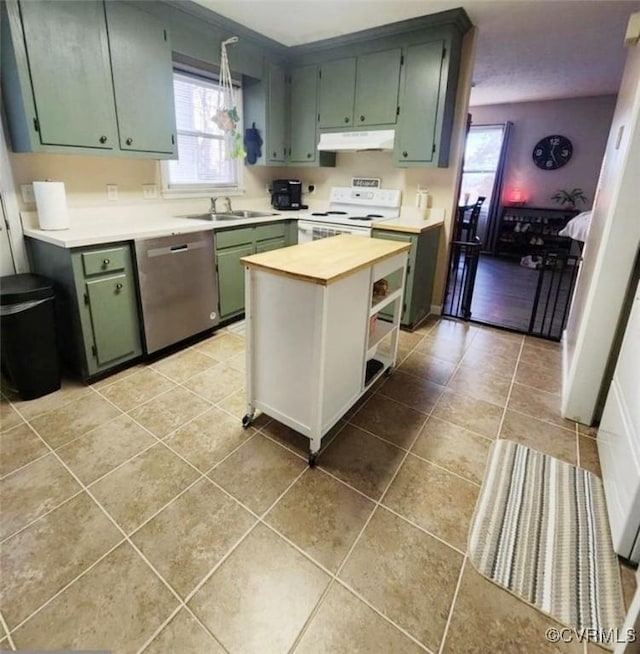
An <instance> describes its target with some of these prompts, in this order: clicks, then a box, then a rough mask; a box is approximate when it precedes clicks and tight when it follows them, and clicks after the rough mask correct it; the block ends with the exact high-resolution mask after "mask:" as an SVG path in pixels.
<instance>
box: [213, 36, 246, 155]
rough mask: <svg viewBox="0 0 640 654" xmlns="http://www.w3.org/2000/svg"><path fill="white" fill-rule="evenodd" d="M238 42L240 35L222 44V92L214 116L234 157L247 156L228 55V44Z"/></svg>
mask: <svg viewBox="0 0 640 654" xmlns="http://www.w3.org/2000/svg"><path fill="white" fill-rule="evenodd" d="M237 42H238V37H237V36H232V37H231V38H229V39H226V40H225V41H223V42H222V45H221V46H220V94H219V96H218V109H217V111H216V113H215V116H213V117H212V120H213V122H214V123H215V124H216V125H217V126H218V127H219V128H220V129H221V130H222V131H223V132H224V133H225V139H226V140H227V146H228V147H227V152H228V153H229V156H230V157H231V158H233V159H238V158H240V157H244V156H246V153H245V151H244V147H243V144H242V135H241V134H240V132H239V131H238V123H239V122H240V116H239V114H238V109H237V107H236V101H235V96H234V91H233V82H232V80H231V70H230V69H229V58H228V56H227V46H228V45H233V44H234V43H237Z"/></svg>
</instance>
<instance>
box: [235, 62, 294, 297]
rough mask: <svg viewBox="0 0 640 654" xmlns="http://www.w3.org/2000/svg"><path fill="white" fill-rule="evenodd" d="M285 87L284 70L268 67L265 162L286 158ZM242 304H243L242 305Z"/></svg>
mask: <svg viewBox="0 0 640 654" xmlns="http://www.w3.org/2000/svg"><path fill="white" fill-rule="evenodd" d="M285 93H286V87H285V76H284V68H282V66H277V65H275V64H272V65H270V66H269V88H268V96H269V97H268V112H267V121H268V125H267V140H268V144H267V160H268V161H271V162H281V163H284V161H285V157H286V150H285V133H286V129H285V126H286V119H287V116H286V97H285ZM243 304H244V303H243Z"/></svg>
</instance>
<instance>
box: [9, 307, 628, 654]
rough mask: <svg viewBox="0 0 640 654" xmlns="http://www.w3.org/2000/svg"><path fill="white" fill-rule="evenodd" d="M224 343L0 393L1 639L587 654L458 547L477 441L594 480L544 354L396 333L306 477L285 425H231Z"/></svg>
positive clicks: (477, 473)
mask: <svg viewBox="0 0 640 654" xmlns="http://www.w3.org/2000/svg"><path fill="white" fill-rule="evenodd" d="M243 352H244V340H243V332H242V330H241V329H238V328H237V327H236V328H235V329H233V328H232V329H224V330H221V331H220V332H218V333H217V334H216V335H214V336H213V337H212V338H210V339H208V340H206V341H202V342H200V343H198V344H196V345H193V346H192V347H189V348H187V349H185V350H183V351H181V352H179V353H177V354H174V355H172V356H170V357H167V358H165V359H163V360H161V361H156V362H154V363H152V364H150V365H137V366H134V367H132V368H130V369H128V370H125V371H123V372H120V373H118V374H116V375H114V376H111V377H109V378H107V379H104V380H101V381H99V382H97V383H95V384H93V385H91V386H89V387H87V386H83V385H81V384H77V383H73V382H66V383H65V384H64V386H63V388H62V389H61V390H60V391H58V392H57V393H54V394H52V395H49V396H47V397H44V398H41V399H38V400H34V401H31V402H23V401H20V400H19V399H17V398H15V397H13V396H12V394H11V393H10V392H9V391H7V390H5V395H4V396H3V400H2V403H1V405H0V408H1V417H2V431H1V433H0V445H1V458H0V474H1V475H2V477H1V478H0V487H1V496H0V499H1V502H2V505H1V508H2V520H1V530H0V538H2V543H1V570H2V579H1V584H0V610H1V617H2V621H1V624H0V648H4V649H15V648H18V649H24V648H38V649H63V648H69V649H108V650H112V651H113V652H146V653H162V654H166V653H172V652H175V653H176V654H178V653H180V654H189V653H197V654H199V653H203V654H204V653H207V654H208V653H218V652H238V653H248V654H252V653H254V652H255V653H260V654H263V653H270V652H274V653H277V652H288V651H295V652H305V653H309V652H327V653H334V652H335V653H349V654H350V653H352V652H376V653H377V652H379V653H381V654H389V653H396V652H398V653H401V652H407V653H409V652H412V653H414V652H415V653H419V652H433V653H436V652H438V653H439V652H447V653H451V654H453V653H456V654H457V653H467V652H478V653H483V654H484V653H488V652H507V653H512V652H513V653H516V652H522V653H525V652H536V653H544V652H567V653H568V652H586V651H587V650H586V646H584V645H582V644H580V645H578V644H576V643H574V644H572V645H566V644H561V645H553V644H551V643H549V642H547V641H546V640H545V636H544V634H545V630H546V629H547V628H548V627H549V626H554V623H553V621H552V620H551V619H549V618H547V617H545V616H543V615H542V614H540V613H539V612H538V611H536V610H535V609H533V608H531V607H529V606H528V605H526V604H525V603H524V602H522V601H520V600H518V599H517V598H515V597H513V596H512V595H510V594H509V593H507V592H505V591H503V590H501V589H500V588H498V587H496V586H494V585H493V584H492V583H490V582H489V581H487V580H485V579H484V578H482V577H481V576H480V575H478V574H477V573H476V572H475V571H474V569H473V568H472V566H471V564H470V563H469V561H468V559H467V556H466V549H467V533H468V528H469V522H470V520H471V517H472V513H473V509H474V505H475V502H476V498H477V495H478V491H479V489H480V484H481V483H482V479H483V476H484V469H485V462H486V458H487V454H488V451H489V447H490V445H491V442H492V441H493V439H495V438H501V437H505V438H512V439H515V440H518V441H520V442H523V443H525V444H527V445H531V446H532V447H535V448H537V449H540V450H542V451H544V452H548V453H549V454H552V455H554V456H557V457H560V458H561V459H564V460H566V461H568V462H570V463H574V464H578V465H580V466H583V467H586V468H587V469H589V470H592V471H593V472H595V473H596V474H599V468H598V459H597V449H596V448H597V445H596V440H595V439H594V438H593V436H594V433H593V431H592V430H589V429H587V428H584V427H582V426H579V425H577V424H575V423H572V422H570V421H567V420H563V419H562V418H561V417H560V415H559V405H560V397H559V395H558V391H559V371H560V362H561V359H560V356H561V355H560V349H559V346H557V345H555V344H552V343H548V342H544V341H539V340H536V339H533V338H526V337H522V336H517V335H513V334H509V333H506V332H501V331H498V330H492V329H485V328H479V327H476V326H469V325H465V324H462V323H458V322H453V321H447V320H440V321H438V320H431V321H429V322H428V323H427V324H425V326H423V327H422V328H420V329H419V330H417V331H416V332H414V333H402V335H401V342H400V361H401V363H400V364H399V366H398V368H397V370H396V371H395V373H394V374H393V375H392V376H391V377H390V378H388V379H386V380H384V381H383V382H382V383H380V384H379V385H378V386H377V388H376V390H375V392H373V393H370V394H368V395H367V396H366V397H365V398H363V400H362V401H360V402H359V403H358V404H357V406H356V407H354V408H353V409H352V410H350V411H349V412H348V413H347V415H346V416H345V419H344V420H343V421H341V422H340V423H339V424H338V425H337V426H336V427H335V428H334V429H333V430H332V432H331V434H330V435H328V436H327V437H326V439H325V440H326V441H327V445H325V449H324V450H323V453H322V454H321V455H320V457H319V466H318V467H317V468H315V469H310V468H309V467H308V465H307V462H306V455H307V441H306V440H305V439H304V438H302V437H301V436H300V435H298V434H296V433H295V432H292V431H291V430H290V429H288V428H287V427H285V426H284V425H281V424H279V423H276V422H273V421H270V420H269V419H268V418H267V417H266V416H260V417H259V418H258V419H257V421H256V422H255V423H254V425H253V426H252V427H251V428H250V429H248V430H246V431H245V430H243V429H242V428H241V426H240V418H241V416H242V415H243V414H244V412H245V407H244V390H243V387H244V373H243V370H244V356H243ZM622 578H623V582H624V587H625V590H626V597H627V598H629V597H630V593H632V592H633V583H634V576H633V573H632V572H630V571H629V570H628V569H626V568H625V569H623V570H622ZM592 651H595V648H592V647H591V646H590V647H589V652H592Z"/></svg>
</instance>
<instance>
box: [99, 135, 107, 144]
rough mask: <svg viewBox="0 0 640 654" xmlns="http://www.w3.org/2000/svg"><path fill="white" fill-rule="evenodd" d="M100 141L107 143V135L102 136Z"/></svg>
mask: <svg viewBox="0 0 640 654" xmlns="http://www.w3.org/2000/svg"><path fill="white" fill-rule="evenodd" d="M98 140H99V141H100V143H106V142H107V137H106V136H101V137H100V138H99V139H98Z"/></svg>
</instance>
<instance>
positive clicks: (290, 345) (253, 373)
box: [241, 235, 410, 465]
mask: <svg viewBox="0 0 640 654" xmlns="http://www.w3.org/2000/svg"><path fill="white" fill-rule="evenodd" d="M409 247H410V245H409V244H406V243H398V242H393V241H385V240H382V239H367V238H362V237H360V236H352V235H341V236H336V237H333V238H327V239H321V240H318V241H312V242H310V243H304V244H302V245H294V246H291V247H288V248H282V249H280V250H274V251H272V252H265V253H262V254H256V255H252V256H248V257H243V258H242V259H241V262H242V263H243V265H244V266H245V292H246V301H245V304H246V320H247V414H246V415H245V417H244V419H243V425H244V426H245V427H247V426H248V425H249V424H251V422H252V421H253V418H254V416H255V412H256V410H260V411H262V412H264V413H265V414H267V415H268V416H270V417H272V418H275V419H276V420H279V421H280V422H282V423H284V424H285V425H287V426H289V427H291V428H292V429H295V430H296V431H297V432H299V433H301V434H303V435H304V436H306V437H307V438H309V441H310V446H309V452H310V454H309V463H310V464H311V465H314V464H315V461H316V456H317V454H318V452H319V451H320V447H321V442H322V437H323V436H324V435H325V434H326V433H327V432H328V431H329V430H330V429H331V428H332V427H333V425H335V424H336V422H338V420H339V419H340V418H341V417H342V416H343V415H344V414H345V413H346V411H347V410H348V409H349V408H350V407H351V406H352V405H353V404H354V402H356V401H357V400H358V398H360V397H361V396H362V395H363V394H364V393H365V392H366V391H367V390H368V389H369V388H370V387H371V386H372V385H373V384H374V383H375V382H376V380H377V379H378V378H379V377H380V376H381V375H383V374H385V373H388V372H389V371H390V370H391V368H392V367H393V366H394V365H395V361H396V353H397V347H398V329H399V323H400V314H401V311H402V297H403V293H404V280H405V271H406V264H407V251H408V250H409Z"/></svg>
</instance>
